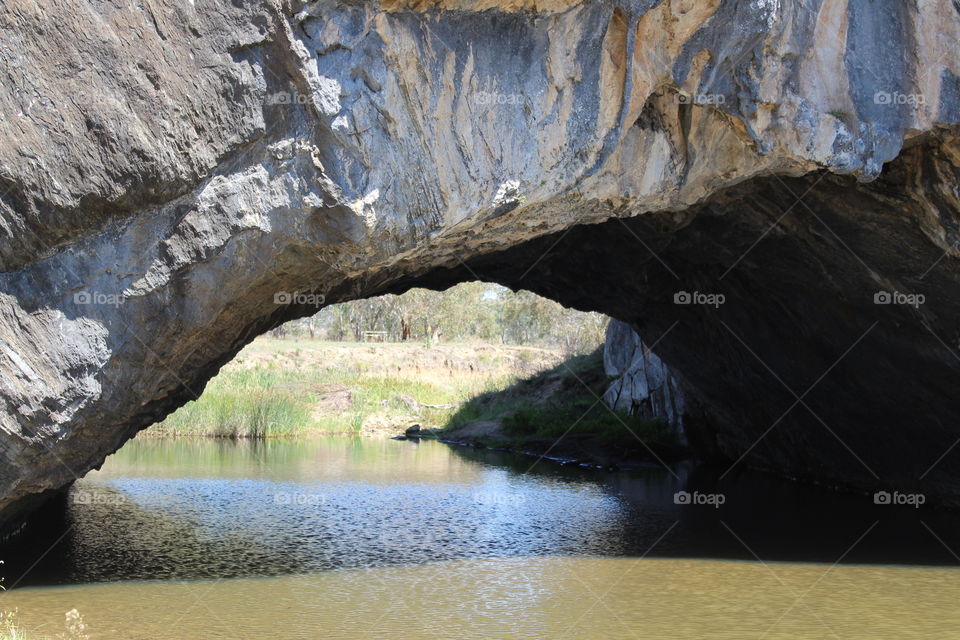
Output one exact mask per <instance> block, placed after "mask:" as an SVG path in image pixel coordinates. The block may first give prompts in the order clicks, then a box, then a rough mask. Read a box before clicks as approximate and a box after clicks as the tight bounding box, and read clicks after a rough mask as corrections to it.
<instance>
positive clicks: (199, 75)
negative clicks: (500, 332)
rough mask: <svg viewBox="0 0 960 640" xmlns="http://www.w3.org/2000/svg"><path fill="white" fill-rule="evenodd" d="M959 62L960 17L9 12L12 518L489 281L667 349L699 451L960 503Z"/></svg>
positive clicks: (846, 5)
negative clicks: (275, 334) (237, 381)
mask: <svg viewBox="0 0 960 640" xmlns="http://www.w3.org/2000/svg"><path fill="white" fill-rule="evenodd" d="M958 41H960V7H958V6H957V4H956V2H954V1H953V0H917V1H915V2H904V1H902V0H659V1H657V0H634V1H632V2H628V1H627V0H598V1H594V2H576V1H572V0H544V1H542V2H541V1H540V0H502V1H501V0H476V1H470V0H449V1H448V0H433V1H428V0H417V1H416V2H414V1H412V0H390V1H389V2H386V1H385V2H382V3H376V2H365V1H354V2H332V1H322V2H309V3H308V2H298V1H287V0H285V1H280V0H261V1H251V2H243V3H240V2H226V1H223V0H193V1H191V2H182V1H178V0H133V1H131V2H123V3H120V2H106V1H102V0H77V1H76V2H71V3H59V2H52V1H49V0H41V1H35V0H10V1H9V2H6V3H4V5H3V7H2V8H0V59H2V60H3V63H4V64H3V68H4V69H5V73H4V74H3V76H2V77H0V114H2V119H0V270H2V273H0V382H2V389H0V398H2V401H3V410H2V412H0V461H2V464H0V521H11V520H13V519H15V518H16V517H17V516H18V515H20V514H22V513H23V512H24V511H25V510H26V509H27V508H29V507H30V505H31V504H33V502H34V500H35V497H36V496H40V495H42V494H43V493H44V492H47V491H54V490H57V489H59V488H61V487H63V486H65V485H66V484H68V483H69V482H71V481H72V480H73V479H75V478H76V477H77V476H80V475H82V474H83V473H85V472H86V471H88V470H89V469H91V468H93V467H95V466H97V465H98V464H100V462H102V460H103V459H104V457H105V456H106V455H108V454H109V453H110V452H112V451H114V450H116V449H117V448H118V447H119V446H120V445H122V444H123V442H124V441H125V440H126V439H128V438H129V437H130V436H132V435H133V434H134V433H136V432H137V430H139V429H141V428H143V427H145V426H147V425H149V424H151V423H152V422H154V421H156V420H157V419H160V418H162V417H163V416H164V415H166V414H167V413H168V412H170V411H172V410H173V409H175V408H176V407H177V406H179V405H181V404H182V403H184V402H186V401H187V400H190V399H192V398H194V397H196V396H197V395H198V394H199V393H200V392H201V391H202V389H203V385H204V383H205V382H206V380H208V379H209V377H210V376H212V375H213V374H214V373H215V372H216V371H217V369H218V368H219V367H220V366H222V364H223V363H225V362H226V361H228V360H229V359H230V358H231V357H232V355H233V354H234V353H236V351H237V350H238V349H240V348H241V347H242V346H243V345H244V344H245V343H246V342H248V341H249V340H250V339H252V338H253V337H254V336H255V335H257V334H258V333H260V332H262V331H264V330H266V329H268V328H270V327H272V326H275V325H276V324H278V323H280V322H283V321H285V320H288V319H291V318H293V317H297V316H302V315H305V314H309V313H313V312H314V311H315V310H316V309H317V307H318V306H319V305H320V304H324V303H332V302H336V301H341V300H348V299H353V298H357V297H363V296H368V295H373V294H377V293H381V292H385V291H399V290H402V289H403V288H405V287H409V286H413V285H418V284H419V285H432V286H442V285H445V284H448V283H452V282H455V281H458V280H463V279H472V278H476V277H485V278H488V279H493V280H497V281H499V282H503V283H505V284H508V285H510V286H522V287H525V288H529V289H533V290H536V291H538V292H540V293H544V294H546V295H549V296H551V297H554V298H556V299H557V300H560V301H561V302H564V303H567V304H571V305H575V306H578V307H580V308H584V309H594V310H599V311H604V312H607V313H610V314H612V315H614V316H615V317H617V318H619V319H621V320H623V321H626V322H630V323H632V324H634V325H636V326H637V327H639V329H640V332H641V335H643V336H644V338H645V339H646V340H648V341H651V343H652V342H653V341H657V349H656V351H657V354H658V355H659V356H660V357H662V358H663V360H664V362H666V363H667V364H668V365H669V366H670V367H671V368H672V369H673V370H675V371H677V372H679V373H681V374H682V375H683V377H684V379H685V381H686V382H687V383H688V384H689V387H690V389H691V390H692V392H693V393H695V394H696V396H697V398H698V401H699V402H701V403H702V404H703V405H704V406H705V407H708V408H709V412H710V419H711V422H710V426H709V429H708V431H707V433H709V434H710V437H709V438H706V439H704V442H703V444H701V445H700V446H699V450H700V451H701V452H703V455H710V456H719V457H721V458H724V459H726V460H729V461H730V462H731V463H737V464H750V465H754V466H762V467H767V468H773V469H776V470H778V471H781V472H783V473H787V474H790V475H795V476H809V477H813V478H816V479H818V480H820V481H827V482H834V483H837V484H844V485H846V486H856V487H859V488H864V489H870V488H873V487H876V486H905V485H907V484H911V483H913V484H919V485H922V486H923V487H924V488H925V490H927V491H929V492H930V493H931V494H932V495H937V496H938V497H939V498H941V499H942V500H944V501H947V502H956V500H955V499H954V496H955V495H957V491H958V489H960V457H958V456H960V454H957V453H956V452H955V451H954V452H953V453H950V451H951V449H950V447H951V444H952V443H955V442H956V441H957V440H958V439H960V425H958V423H957V419H956V415H958V411H957V410H958V408H960V407H958V406H957V404H958V403H957V402H956V401H955V400H954V399H953V398H954V396H955V389H956V388H957V383H958V382H960V366H958V365H960V356H958V355H957V353H956V350H957V348H958V346H960V325H958V324H957V321H956V318H957V317H960V308H958V306H960V296H958V295H957V293H958V283H960V269H958V264H960V263H958V261H957V257H958V250H957V246H958V245H957V242H958V240H960V237H958V235H957V230H958V218H957V214H958V208H960V194H958V191H957V182H958V172H960V169H958V167H960V146H958V143H957V138H956V137H955V134H956V132H957V124H958V121H960V48H958V47H957V42H958ZM681 293H685V294H688V295H689V296H690V297H689V302H686V303H684V302H682V300H681V303H679V304H678V303H675V301H676V300H677V298H676V296H677V295H678V294H681ZM917 293H922V294H923V295H924V296H925V298H924V303H923V304H916V302H917V300H918V298H916V296H915V294H917ZM881 294H883V295H886V296H889V301H890V302H893V303H892V304H874V301H875V297H876V296H881V297H880V298H879V299H878V300H879V302H881V303H882V302H884V301H885V300H887V298H885V297H883V296H882V295H881ZM717 295H722V296H723V300H724V302H723V303H722V304H716V302H717V301H718V300H719V298H717V297H716V296H717ZM710 296H713V297H710ZM904 296H913V297H904ZM683 299H686V298H683Z"/></svg>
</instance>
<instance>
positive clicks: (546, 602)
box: [0, 438, 960, 639]
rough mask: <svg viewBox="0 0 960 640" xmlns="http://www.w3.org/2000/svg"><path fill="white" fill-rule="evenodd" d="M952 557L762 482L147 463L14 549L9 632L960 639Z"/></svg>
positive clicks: (334, 463)
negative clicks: (73, 621) (684, 494)
mask: <svg viewBox="0 0 960 640" xmlns="http://www.w3.org/2000/svg"><path fill="white" fill-rule="evenodd" d="M534 463H536V464H534ZM531 467H532V468H531ZM679 490H687V491H690V492H693V491H697V492H700V494H703V495H714V494H722V496H723V500H724V504H723V505H722V506H720V507H719V508H715V507H714V506H711V505H707V504H703V505H685V506H684V505H677V504H675V501H674V494H675V493H676V492H677V491H679ZM955 550H960V517H958V515H957V514H953V513H941V512H935V511H931V510H926V509H913V508H907V507H891V506H884V505H874V504H873V501H872V498H871V497H870V496H855V495H841V494H834V493H828V492H824V491H819V490H816V489H813V488H807V487H800V486H797V485H794V484H791V483H788V482H784V481H779V480H776V479H773V478H769V477H765V476H761V475H757V474H740V475H736V476H733V474H731V476H728V477H727V478H725V479H724V481H722V482H719V481H717V480H716V478H715V477H714V476H713V475H712V474H710V473H707V472H703V471H693V470H691V469H690V468H688V467H680V468H677V469H675V470H673V472H668V471H666V470H663V469H655V468H652V469H650V470H647V471H642V472H630V473H628V472H620V473H607V472H597V471H589V470H583V469H578V468H569V467H561V466H558V465H556V464H554V463H551V462H548V461H542V462H536V461H535V459H533V458H527V457H522V456H513V455H509V454H502V453H494V452H478V451H472V450H468V449H452V448H449V447H447V446H446V445H443V444H439V443H435V442H421V443H416V442H397V441H391V440H384V441H379V440H357V439H341V438H326V439H317V440H309V441H270V442H259V443H250V442H241V443H235V442H228V441H210V440H136V441H133V442H131V443H129V444H128V445H127V446H126V447H124V449H123V450H122V451H120V452H119V453H118V454H116V455H114V456H113V457H111V458H110V459H109V460H108V461H107V463H106V464H105V465H104V468H103V470H102V471H99V472H95V473H91V474H90V475H88V476H87V477H86V478H84V479H83V480H81V481H80V482H78V483H77V484H76V485H75V486H74V488H73V489H72V490H71V493H70V495H69V496H67V498H66V499H64V500H62V501H60V503H58V504H54V505H51V507H50V508H49V509H47V510H46V512H45V514H44V516H43V518H42V519H41V520H39V521H38V522H36V523H35V524H34V525H33V526H32V527H31V529H30V530H28V532H27V535H25V536H24V539H23V540H22V541H20V542H18V543H17V544H15V545H7V546H5V547H2V548H0V558H3V559H4V560H5V562H6V564H5V565H3V571H4V577H5V582H4V583H5V584H6V585H7V586H8V587H12V588H11V589H10V590H9V591H7V592H6V593H4V594H3V595H2V596H0V608H3V609H5V610H11V609H18V614H17V618H18V619H19V620H20V622H21V624H23V625H24V626H25V627H27V629H28V630H29V631H31V632H32V633H31V636H30V637H55V636H56V634H57V633H62V632H63V630H64V614H65V612H67V611H70V610H72V609H76V610H78V611H79V612H80V613H81V614H82V615H83V618H84V621H85V623H86V625H87V630H88V632H90V634H91V636H92V637H94V638H151V639H167V638H265V637H266V638H321V637H323V638H382V637H384V636H386V637H390V638H418V639H420V638H428V639H429V638H562V637H568V638H599V637H609V638H638V637H640V638H648V637H649V638H659V637H667V636H668V635H669V636H670V637H676V638H747V637H757V638H760V637H765V638H795V637H804V638H806V637H809V638H836V637H842V638H861V637H862V638H883V637H898V638H899V637H955V634H957V633H958V632H956V628H957V623H958V622H960V610H958V609H957V607H956V606H955V605H956V602H957V599H958V596H960V572H958V570H957V567H958V566H960V559H958V558H957V557H956V556H955V555H954V551H955ZM838 561H839V562H838ZM951 634H954V635H951Z"/></svg>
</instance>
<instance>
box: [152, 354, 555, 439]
mask: <svg viewBox="0 0 960 640" xmlns="http://www.w3.org/2000/svg"><path fill="white" fill-rule="evenodd" d="M563 360H564V354H563V353H561V352H560V351H558V350H550V349H541V348H536V347H519V346H510V345H491V344H482V343H481V344H460V343H454V344H436V345H430V344H424V343H355V342H324V341H319V340H307V339H277V338H272V337H268V336H262V337H260V338H258V339H257V340H255V341H254V342H253V343H251V344H250V345H248V346H247V347H246V348H245V349H244V350H243V351H241V352H240V353H239V354H238V355H237V357H236V358H235V359H234V360H233V361H232V362H230V363H229V364H227V365H226V366H225V367H224V368H223V369H222V370H221V371H220V373H219V374H218V375H217V376H216V377H215V378H213V379H212V380H211V381H210V382H209V383H208V385H207V387H206V389H205V390H204V392H203V394H202V395H201V396H200V397H199V398H198V399H197V400H195V401H193V402H190V403H188V404H187V405H185V406H184V407H182V408H181V409H180V410H178V411H176V412H175V413H173V414H171V415H170V416H168V417H167V418H166V419H165V420H164V421H163V422H161V423H159V424H157V425H154V426H152V427H150V428H149V429H147V430H145V431H144V432H142V437H196V436H203V437H225V438H248V437H249V438H269V437H291V436H295V437H306V436H319V435H362V436H371V437H377V436H391V435H395V434H397V433H398V432H403V430H404V429H406V428H407V427H409V426H411V425H413V424H420V425H423V427H424V428H440V427H444V426H446V425H447V423H448V421H449V419H450V418H451V417H452V416H453V415H454V414H455V413H456V412H457V411H458V410H459V409H460V408H461V407H462V406H463V405H464V404H465V403H466V402H468V401H469V400H470V399H471V398H474V397H476V396H478V395H482V394H484V393H496V392H498V391H501V390H503V389H506V388H508V387H509V386H510V385H512V384H514V383H516V382H517V381H518V380H520V379H523V378H525V377H528V376H531V375H534V374H536V373H538V372H540V371H543V370H546V369H549V368H550V367H554V366H557V365H558V364H559V363H560V362H562V361H563Z"/></svg>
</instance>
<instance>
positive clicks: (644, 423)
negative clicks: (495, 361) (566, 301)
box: [444, 350, 676, 445]
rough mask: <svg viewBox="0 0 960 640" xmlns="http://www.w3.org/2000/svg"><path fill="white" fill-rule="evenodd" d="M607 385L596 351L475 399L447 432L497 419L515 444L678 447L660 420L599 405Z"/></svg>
mask: <svg viewBox="0 0 960 640" xmlns="http://www.w3.org/2000/svg"><path fill="white" fill-rule="evenodd" d="M609 383H610V379H609V378H608V377H607V376H606V374H605V373H604V371H603V356H602V352H601V351H600V350H597V351H595V352H593V353H591V354H587V355H582V356H577V357H574V358H571V359H569V360H567V361H566V362H564V363H563V364H561V365H560V366H558V367H555V368H553V369H550V370H549V371H545V372H543V373H540V374H538V375H536V376H533V377H531V378H528V379H526V380H521V381H519V382H517V383H516V384H514V385H513V386H511V387H509V388H507V389H504V390H502V391H499V392H495V393H485V394H481V395H479V396H477V397H476V398H474V399H472V400H471V401H469V402H467V403H466V404H465V405H463V406H462V407H461V408H460V409H459V410H458V411H457V412H456V413H455V414H454V415H452V416H451V418H450V421H449V423H448V425H447V427H446V429H444V431H453V430H456V429H458V428H460V427H463V426H465V425H467V424H470V423H471V422H478V421H486V420H499V421H500V422H501V423H502V425H503V428H502V431H503V434H504V435H506V436H509V437H511V439H512V440H513V442H514V443H520V442H523V441H524V440H533V439H541V438H542V439H551V438H560V437H562V436H564V435H569V434H590V435H594V436H600V437H606V438H611V439H616V438H633V435H634V434H635V435H636V436H638V437H640V438H641V439H642V440H643V441H644V442H648V443H651V444H665V445H673V444H675V443H676V436H675V435H673V433H672V432H671V431H670V430H669V429H668V428H667V427H666V425H664V424H663V422H662V421H661V420H658V419H653V420H647V419H642V418H639V417H637V416H633V415H630V414H628V413H625V412H621V411H612V410H611V409H609V408H607V407H606V406H605V405H604V404H603V403H601V402H597V400H598V398H600V397H602V396H603V393H604V391H605V390H606V388H607V386H608V385H609ZM545 390H546V391H549V393H545ZM631 432H632V433H631Z"/></svg>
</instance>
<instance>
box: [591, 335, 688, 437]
mask: <svg viewBox="0 0 960 640" xmlns="http://www.w3.org/2000/svg"><path fill="white" fill-rule="evenodd" d="M603 369H604V372H605V373H606V374H607V375H608V376H610V377H611V378H612V381H611V383H610V386H609V387H608V388H607V391H606V393H604V394H603V401H604V402H605V403H606V405H607V406H608V407H611V408H613V409H615V410H617V411H625V412H627V413H630V414H632V415H636V416H640V417H643V418H647V419H660V420H662V421H663V423H664V424H665V425H666V426H668V427H669V428H671V429H672V430H673V432H674V433H676V435H677V436H678V439H679V440H680V441H681V442H684V441H685V440H686V434H685V433H684V430H683V416H684V412H685V411H684V401H683V389H682V387H681V384H680V381H679V380H677V377H676V376H675V375H673V372H672V371H670V367H668V366H667V365H665V364H664V363H663V360H661V359H660V358H659V357H657V354H655V353H653V351H651V350H650V348H649V347H647V346H645V345H644V344H643V340H642V339H641V338H640V336H639V334H637V332H636V331H634V329H633V327H632V326H630V325H629V324H627V323H626V322H621V321H619V320H611V321H610V324H608V325H607V335H606V341H605V342H604V345H603Z"/></svg>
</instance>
